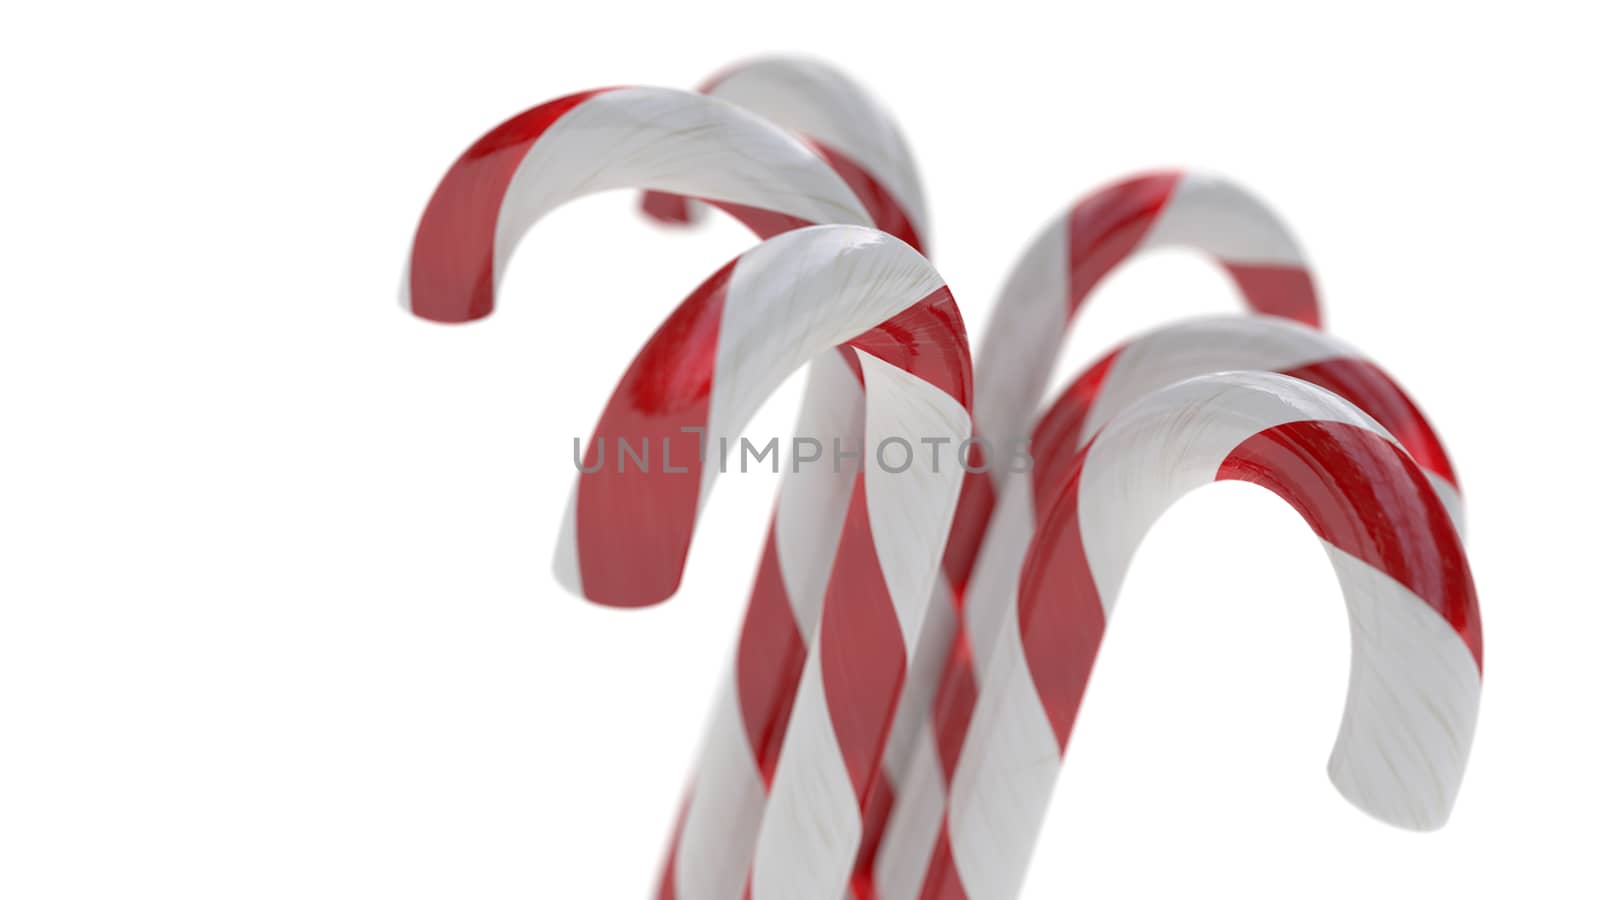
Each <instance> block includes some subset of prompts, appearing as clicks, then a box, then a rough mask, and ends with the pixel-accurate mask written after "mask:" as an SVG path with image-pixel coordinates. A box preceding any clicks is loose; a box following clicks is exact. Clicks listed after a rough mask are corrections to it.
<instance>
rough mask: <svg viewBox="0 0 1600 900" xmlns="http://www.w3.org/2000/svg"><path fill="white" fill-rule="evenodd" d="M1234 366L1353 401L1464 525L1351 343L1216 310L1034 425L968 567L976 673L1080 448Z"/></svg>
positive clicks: (1162, 331)
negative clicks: (1146, 400) (1157, 394)
mask: <svg viewBox="0 0 1600 900" xmlns="http://www.w3.org/2000/svg"><path fill="white" fill-rule="evenodd" d="M1236 369H1254V370H1261V371H1271V372H1278V373H1280V374H1284V375H1289V376H1291V377H1294V378H1298V379H1300V380H1302V381H1307V382H1310V383H1312V384H1315V385H1318V386H1320V387H1323V388H1326V389H1327V390H1329V391H1332V392H1333V393H1335V394H1338V395H1339V396H1340V397H1342V398H1344V399H1346V400H1348V401H1350V402H1351V403H1354V404H1355V405H1356V406H1357V407H1358V408H1359V409H1361V410H1362V411H1363V412H1365V413H1367V414H1368V415H1370V416H1372V417H1373V419H1374V420H1375V421H1376V422H1377V423H1378V424H1379V425H1382V426H1383V427H1384V428H1385V429H1387V430H1388V432H1389V433H1390V434H1392V435H1394V436H1395V437H1396V440H1397V441H1398V442H1399V443H1400V445H1401V446H1402V447H1404V448H1405V449H1406V451H1407V452H1409V453H1410V454H1411V456H1412V458H1413V459H1415V460H1416V461H1417V463H1418V465H1420V466H1421V467H1422V471H1423V474H1424V475H1425V476H1426V477H1427V479H1428V481H1429V483H1430V484H1432V485H1433V488H1434V491H1435V492H1436V493H1437V494H1438V495H1439V499H1440V500H1441V501H1443V503H1444V505H1445V509H1446V511H1448V512H1449V514H1450V518H1451V521H1452V522H1454V523H1455V524H1456V526H1457V531H1458V532H1459V531H1461V530H1462V528H1463V527H1464V524H1463V521H1464V520H1463V511H1462V503H1461V493H1460V488H1459V487H1458V486H1457V483H1456V477H1455V471H1454V469H1453V468H1452V467H1451V465H1450V458H1449V456H1448V455H1447V454H1446V453H1445V449H1444V445H1443V443H1441V442H1440V440H1439V438H1438V436H1437V435H1436V434H1435V433H1434V430H1433V427H1432V426H1431V425H1429V424H1428V421H1427V419H1426V418H1425V417H1424V416H1423V415H1422V411H1421V410H1420V409H1418V408H1417V405H1416V404H1415V403H1414V402H1412V400H1411V398H1410V397H1409V396H1407V394H1406V393H1405V391H1404V390H1402V389H1401V388H1400V386H1399V385H1398V384H1396V383H1395V381H1394V379H1393V378H1391V377H1389V375H1388V374H1387V373H1385V372H1384V371H1383V369H1381V368H1379V367H1378V366H1377V365H1376V364H1374V363H1373V362H1371V361H1370V360H1367V359H1366V358H1365V357H1364V356H1363V355H1362V354H1361V353H1360V352H1359V351H1357V350H1356V349H1355V348H1354V347H1351V346H1350V345H1348V344H1346V343H1345V342H1343V341H1340V340H1338V339H1336V338H1333V337H1331V336H1329V335H1327V334H1325V333H1323V332H1320V331H1317V330H1315V329H1312V328H1308V327H1306V326H1304V325H1300V324H1298V323H1296V322H1291V321H1288V320H1286V319H1275V318H1266V317H1248V316H1218V317H1215V318H1204V319H1194V320H1190V321H1187V322H1180V323H1178V324H1175V325H1170V326H1167V327H1164V328H1159V329H1157V330H1155V331H1152V332H1149V333H1147V334H1145V335H1144V336H1142V337H1140V338H1137V339H1135V340H1133V341H1130V342H1129V343H1127V344H1125V345H1123V346H1122V347H1120V348H1118V349H1116V350H1113V351H1111V352H1110V353H1108V354H1106V355H1105V356H1104V357H1101V359H1100V360H1099V361H1097V362H1095V363H1094V364H1093V365H1091V366H1089V367H1088V368H1087V369H1086V370H1085V371H1084V372H1083V374H1082V375H1080V376H1078V378H1077V379H1076V380H1075V381H1074V382H1073V383H1072V384H1071V385H1070V386H1069V387H1068V388H1067V389H1066V390H1065V391H1063V392H1062V393H1061V396H1060V397H1059V398H1058V399H1057V400H1056V402H1055V404H1054V405H1053V406H1051V407H1050V409H1049V410H1048V411H1046V412H1045V414H1044V415H1043V416H1041V417H1040V419H1039V422H1038V423H1037V424H1036V425H1035V426H1034V430H1033V442H1032V448H1033V461H1034V466H1033V470H1032V471H1031V472H1029V473H1028V475H1027V476H1025V477H1018V478H1017V479H1016V480H1015V481H1014V482H1012V483H1011V484H1009V485H1008V486H1007V487H1006V489H1005V492H1004V494H1003V495H1002V497H1001V498H1000V503H999V505H998V506H997V508H996V510H995V515H994V518H993V520H992V521H991V523H990V526H989V527H990V531H989V538H988V539H986V540H985V541H984V544H983V548H982V549H981V550H980V551H979V553H978V561H977V563H976V565H975V566H974V568H973V572H972V581H971V583H970V587H969V593H968V603H967V616H966V624H967V627H968V629H969V630H970V632H971V642H972V647H973V653H974V656H975V658H976V665H977V666H978V672H980V673H981V671H982V666H983V662H984V660H986V659H987V658H988V653H989V650H990V649H991V648H992V646H993V640H994V634H995V630H996V629H997V628H998V627H999V626H1000V618H1001V616H1002V615H1003V614H1004V609H1005V605H1004V603H1003V602H1001V601H1002V600H1004V599H1005V598H1009V597H1010V596H1011V595H1012V592H1013V591H1014V590H1015V589H1016V584H1017V576H1018V574H1019V573H1020V572H1021V570H1022V560H1023V554H1024V553H1025V552H1026V548H1027V546H1028V541H1029V539H1030V538H1031V537H1032V536H1033V534H1034V529H1035V525H1036V522H1037V517H1038V516H1040V515H1043V513H1044V512H1045V504H1047V503H1048V502H1049V500H1050V499H1051V497H1052V496H1053V494H1052V493H1051V492H1052V491H1055V490H1057V489H1058V488H1059V486H1060V484H1061V481H1062V479H1063V478H1064V477H1065V475H1064V473H1065V472H1066V471H1067V470H1068V469H1069V468H1070V467H1071V466H1072V465H1073V464H1074V461H1075V459H1076V457H1077V455H1078V451H1079V450H1080V449H1081V448H1082V447H1083V446H1084V445H1085V444H1087V443H1088V442H1089V440H1090V439H1091V438H1093V437H1094V435H1095V433H1096V432H1098V431H1099V430H1100V428H1101V427H1102V426H1104V425H1105V423H1106V422H1107V421H1109V420H1110V419H1111V418H1112V416H1114V415H1115V414H1116V413H1118V412H1120V411H1121V410H1123V409H1126V408H1128V407H1129V406H1131V405H1132V404H1133V403H1134V402H1135V401H1137V400H1138V399H1140V398H1141V397H1143V396H1145V395H1146V394H1149V393H1151V392H1152V391H1155V390H1159V389H1160V388H1162V387H1165V386H1166V385H1169V384H1173V383H1175V382H1178V381H1182V380H1184V379H1186V378H1194V377H1196V376H1199V375H1207V374H1210V373H1212V372H1221V371H1228V370H1236ZM937 717H938V716H937V715H936V718H937ZM956 719H957V720H958V721H963V722H964V721H965V717H964V716H959V715H958V716H957V717H956ZM949 739H950V736H948V735H946V736H942V737H941V741H943V742H948V741H949Z"/></svg>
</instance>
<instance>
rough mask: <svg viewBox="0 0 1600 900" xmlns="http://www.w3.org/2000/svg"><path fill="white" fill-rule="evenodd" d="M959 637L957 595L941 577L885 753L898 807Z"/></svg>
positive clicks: (923, 622) (923, 625)
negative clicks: (917, 747)
mask: <svg viewBox="0 0 1600 900" xmlns="http://www.w3.org/2000/svg"><path fill="white" fill-rule="evenodd" d="M955 635H956V607H955V595H954V592H953V591H952V590H951V589H950V582H949V580H948V579H946V578H945V577H944V575H943V573H940V575H939V578H938V580H937V582H936V586H935V589H934V595H933V599H932V600H931V601H930V602H929V603H928V612H927V615H925V616H923V619H922V636H921V637H920V638H919V639H918V640H917V641H916V643H915V645H914V646H915V647H916V653H914V654H912V656H911V661H910V663H909V664H908V665H907V667H906V686H905V690H904V692H902V693H901V695H900V705H899V706H898V707H897V708H896V709H895V716H894V725H893V726H892V727H891V728H890V729H889V741H888V744H887V746H886V747H885V748H884V751H883V774H884V776H885V777H887V778H888V779H889V786H890V787H891V788H893V789H894V793H895V802H896V803H899V802H900V796H901V794H902V785H903V783H904V781H905V776H906V770H907V768H908V767H909V766H910V765H911V757H912V755H913V753H914V752H915V747H916V745H917V742H918V740H919V739H920V735H921V733H922V732H923V731H924V730H925V726H926V724H927V718H928V710H929V709H930V708H931V707H932V706H933V701H934V698H935V696H937V694H938V691H939V678H940V676H941V675H943V674H944V663H945V659H946V657H947V656H949V654H950V647H951V645H952V644H953V643H954V641H955Z"/></svg>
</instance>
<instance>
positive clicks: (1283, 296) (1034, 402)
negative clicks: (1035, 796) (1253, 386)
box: [857, 172, 1320, 881]
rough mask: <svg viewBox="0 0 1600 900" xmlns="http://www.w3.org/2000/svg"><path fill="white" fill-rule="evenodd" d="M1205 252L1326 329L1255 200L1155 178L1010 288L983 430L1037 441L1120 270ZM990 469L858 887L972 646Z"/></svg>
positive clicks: (1076, 215) (1252, 303)
mask: <svg viewBox="0 0 1600 900" xmlns="http://www.w3.org/2000/svg"><path fill="white" fill-rule="evenodd" d="M1167 247H1178V248H1184V249H1189V250H1194V251H1198V252H1200V253H1201V254H1203V255H1205V256H1207V257H1210V258H1211V259H1213V260H1215V261H1216V262H1217V263H1218V264H1220V265H1221V266H1222V267H1223V268H1224V269H1225V270H1226V271H1227V272H1228V273H1229V274H1230V276H1231V277H1232V278H1233V280H1234V282H1235V284H1236V285H1237V286H1238V287H1239V289H1240V292H1241V293H1242V294H1243V295H1244V299H1245V301H1246V303H1247V304H1248V305H1249V307H1250V308H1251V309H1252V310H1254V311H1256V312H1259V313H1263V314H1271V315H1275V316H1278V317H1286V318H1289V319H1293V320H1297V321H1301V322H1305V323H1306V324H1308V325H1315V324H1316V323H1317V322H1318V321H1319V318H1320V316H1319V313H1318V306H1317V297H1316V291H1315V288H1314V287H1313V284H1312V280H1311V275H1310V272H1309V271H1308V270H1307V268H1306V264H1305V261H1304V256H1303V254H1301V252H1300V250H1299V248H1298V246H1297V245H1296V243H1295V241H1294V238H1293V237H1292V236H1291V235H1290V234H1289V231H1288V229H1287V227H1285V226H1284V224H1283V223H1282V221H1281V220H1280V219H1279V218H1278V216H1277V215H1276V214H1274V213H1273V212H1272V211H1271V210H1270V209H1268V208H1267V207H1266V206H1265V205H1264V204H1262V203H1261V202H1260V201H1258V200H1256V199H1255V198H1254V197H1252V196H1251V195H1250V194H1249V193H1247V192H1246V191H1245V190H1244V189H1242V188H1240V187H1238V186H1237V185H1234V184H1232V183H1231V182H1228V181H1225V180H1223V179H1221V178H1218V177H1216V176H1212V175H1205V174H1201V173H1195V172H1152V173H1147V174H1143V175H1135V176H1132V177H1129V178H1125V179H1123V180H1121V181H1118V182H1115V183H1113V184H1110V185H1107V186H1105V187H1102V188H1099V189H1097V190H1095V191H1093V192H1091V193H1090V194H1089V195H1088V196H1086V197H1083V198H1082V199H1080V200H1078V201H1077V202H1075V203H1073V204H1072V205H1071V206H1070V207H1069V208H1068V210H1067V212H1066V213H1065V214H1064V215H1062V216H1061V217H1059V218H1057V219H1056V220H1055V221H1053V222H1052V223H1051V224H1050V225H1049V226H1048V227H1046V228H1045V229H1044V231H1043V232H1042V233H1041V234H1040V235H1039V236H1038V237H1037V238H1036V239H1035V240H1034V242H1033V243H1032V245H1030V246H1029V248H1028V250H1027V252H1026V253H1025V254H1023V256H1022V258H1021V260H1020V261H1019V263H1018V264H1017V266H1016V267H1015V268H1014V269H1013V271H1012V273H1011V275H1010V276H1009V277H1008V279H1007V281H1006V284H1005V287H1004V289H1003V290H1002V291H1001V294H1000V298H999V302H998V304H997V306H996V308H995V311H994V313H993V315H992V316H991V318H990V322H989V327H988V329H987V331H986V332H985V334H984V338H983V342H982V345H981V346H982V350H981V351H980V352H979V354H978V362H977V369H978V380H977V394H976V397H975V398H974V412H975V417H976V421H975V428H976V429H977V431H978V433H979V434H980V435H983V436H985V437H986V438H988V439H992V441H1005V442H1010V441H1013V440H1015V439H1016V438H1017V437H1018V436H1020V435H1025V434H1027V433H1028V431H1029V427H1030V425H1031V423H1032V420H1033V416H1034V414H1035V412H1036V411H1037V410H1038V408H1039V404H1040V401H1041V400H1043V398H1044V392H1045V387H1046V385H1047V384H1048V382H1049V377H1050V371H1051V369H1052V367H1053V366H1054V363H1055V360H1056V358H1057V356H1058V355H1059V354H1060V351H1061V349H1062V347H1063V345H1064V344H1065V341H1066V339H1067V337H1068V335H1069V332H1070V330H1071V326H1072V323H1073V321H1074V320H1075V319H1076V317H1077V315H1078V314H1079V313H1080V312H1081V311H1082V310H1083V308H1084V305H1085V303H1086V302H1087V300H1088V298H1089V296H1090V295H1091V294H1092V292H1093V290H1094V288H1095V287H1096V286H1097V285H1098V284H1099V283H1100V281H1101V280H1102V279H1104V278H1105V276H1106V275H1107V274H1109V273H1110V272H1111V271H1112V270H1114V269H1115V268H1117V267H1118V266H1120V265H1122V264H1124V263H1126V262H1129V261H1131V260H1132V259H1134V258H1135V257H1136V256H1138V255H1139V254H1140V253H1142V252H1144V251H1146V250H1152V249H1158V248H1167ZM993 462H995V463H996V464H994V465H989V466H988V467H987V475H983V474H971V475H968V476H967V479H966V482H965V483H964V484H963V486H962V494H961V502H960V504H959V506H958V507H957V510H956V519H955V524H954V526H953V528H952V531H951V535H950V543H949V546H948V549H947V550H946V552H945V560H944V572H945V576H946V581H945V582H943V583H941V586H940V594H939V596H937V597H935V598H934V601H933V606H932V609H931V611H930V612H929V616H928V626H927V635H926V647H927V653H926V655H924V656H922V657H919V658H918V659H916V660H914V661H913V673H912V677H911V682H910V684H909V685H908V687H907V691H906V698H907V702H906V703H905V704H904V705H903V706H902V710H901V713H900V719H899V721H898V722H896V724H895V728H894V731H893V734H892V736H891V738H890V744H889V750H888V752H887V753H886V755H885V763H884V765H885V772H884V777H883V778H881V779H879V780H878V785H879V793H880V796H879V797H878V798H877V799H876V801H875V803H874V807H875V812H874V814H873V816H872V817H871V818H870V820H869V823H868V826H867V836H866V838H865V840H864V842H863V849H864V853H863V857H862V859H861V860H860V864H859V871H858V873H857V878H858V880H861V881H867V880H870V878H871V874H870V866H871V864H872V857H873V855H874V854H875V853H876V852H877V851H876V847H877V842H878V840H879V838H880V837H881V835H882V831H883V828H884V827H885V823H886V821H887V817H888V815H889V812H890V810H891V809H893V808H894V807H895V806H896V805H897V804H898V803H899V802H900V800H899V799H898V798H899V796H900V795H902V794H904V793H906V789H905V788H903V787H902V782H904V781H906V779H908V778H910V777H912V776H911V775H910V774H908V772H907V769H908V768H909V767H910V765H911V756H912V754H913V753H916V752H920V751H918V749H917V748H916V747H915V742H916V739H917V732H918V730H919V729H920V728H921V725H922V723H923V721H924V720H925V719H926V718H927V715H928V712H927V707H928V704H930V703H932V702H933V698H934V695H935V691H936V690H937V689H938V686H939V683H940V677H941V672H942V671H943V661H944V659H945V657H946V656H947V654H948V653H949V652H950V648H952V647H955V648H957V649H958V650H959V648H961V647H962V646H963V645H964V643H965V641H966V639H965V637H964V636H963V634H962V632H963V630H964V628H965V626H964V625H963V623H962V622H961V621H960V617H959V616H958V613H957V610H956V605H955V601H954V598H955V597H956V596H958V595H959V594H960V593H961V592H962V591H963V590H964V589H965V587H966V583H967V580H968V578H969V577H970V576H971V572H972V565H973V561H974V560H975V558H976V555H977V553H978V549H979V547H980V546H982V544H983V543H984V541H985V534H986V533H987V530H988V528H989V523H990V517H991V516H992V515H993V513H994V508H995V502H996V500H997V498H998V497H999V496H1000V495H1001V492H1002V491H1003V490H1004V488H1005V484H1006V481H1007V479H1008V478H1010V477H1012V470H1011V467H1009V466H1007V465H1003V464H999V463H1000V462H1001V461H999V460H995V461H993Z"/></svg>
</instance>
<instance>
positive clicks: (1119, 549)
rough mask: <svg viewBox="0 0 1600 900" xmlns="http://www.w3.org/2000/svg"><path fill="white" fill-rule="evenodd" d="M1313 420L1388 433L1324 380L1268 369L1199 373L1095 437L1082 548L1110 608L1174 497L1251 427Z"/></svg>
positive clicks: (1085, 481) (1082, 506) (1082, 489)
mask: <svg viewBox="0 0 1600 900" xmlns="http://www.w3.org/2000/svg"><path fill="white" fill-rule="evenodd" d="M1307 419H1323V420H1330V421H1341V422H1347V423H1349V424H1351V425H1358V426H1361V427H1363V428H1368V429H1370V430H1372V431H1375V432H1377V433H1379V434H1382V435H1384V436H1386V437H1387V436H1388V432H1386V431H1384V430H1383V428H1382V427H1381V426H1379V425H1378V424H1377V423H1376V422H1374V421H1372V419H1371V418H1370V417H1369V416H1367V415H1366V414H1365V413H1363V412H1361V411H1360V410H1357V409H1356V408H1355V407H1354V406H1352V405H1351V404H1350V403H1349V402H1348V401H1346V400H1343V399H1340V398H1338V397H1335V396H1334V395H1333V394H1331V393H1329V392H1327V391H1325V390H1323V389H1322V388H1319V387H1316V386H1314V385H1311V384H1308V383H1306V382H1303V381H1299V380H1296V379H1293V378H1288V377H1286V376H1282V375H1274V374H1267V373H1263V372H1227V373H1219V374H1217V375H1213V376H1206V377H1202V378H1194V379H1190V380H1188V381H1184V382H1180V383H1178V384H1176V385H1173V386H1171V387H1168V388H1166V389H1164V390H1161V391H1158V392H1156V393H1154V394H1150V395H1148V396H1147V397H1146V398H1145V399H1144V400H1142V401H1141V402H1139V403H1137V404H1135V405H1134V406H1131V407H1129V408H1128V409H1127V410H1126V411H1124V412H1123V413H1121V414H1119V415H1118V416H1117V417H1116V418H1114V419H1113V420H1112V421H1111V423H1110V424H1109V425H1107V426H1106V428H1105V430H1104V431H1102V432H1101V434H1100V436H1099V437H1098V438H1096V439H1095V441H1094V443H1093V444H1092V445H1090V447H1089V450H1088V456H1087V458H1086V459H1085V460H1084V464H1083V474H1082V476H1081V478H1080V480H1079V483H1078V508H1079V510H1080V516H1081V519H1080V520H1081V521H1082V522H1083V523H1084V524H1083V548H1084V553H1085V555H1086V556H1087V557H1088V560H1089V570H1090V572H1091V573H1092V574H1093V576H1094V582H1095V587H1096V589H1097V590H1098V591H1099V593H1100V601H1101V602H1102V603H1103V604H1105V608H1106V614H1107V616H1108V617H1109V616H1110V613H1111V607H1112V605H1113V604H1115V603H1116V598H1117V592H1118V591H1119V590H1120V589H1121V587H1122V578H1123V576H1124V575H1125V574H1126V573H1127V567H1128V560H1129V559H1130V558H1131V557H1132V556H1133V552H1134V550H1136V549H1137V548H1138V546H1139V542H1140V541H1141V540H1142V539H1143V538H1144V535H1145V532H1146V531H1148V530H1149V529H1150V526H1151V525H1153V524H1154V523H1155V521H1156V519H1157V518H1158V517H1159V516H1160V515H1161V514H1162V513H1163V512H1165V511H1166V509H1167V507H1168V506H1170V505H1171V504H1172V502H1173V501H1174V500H1175V499H1176V498H1178V497H1180V496H1182V495H1183V494H1185V493H1187V492H1188V491H1190V490H1192V489H1194V488H1196V487H1199V486H1200V485H1202V484H1209V483H1210V482H1212V481H1213V480H1215V478H1216V474H1217V468H1218V467H1219V466H1221V465H1222V462H1223V460H1225V459H1227V457H1228V455H1229V454H1230V453H1232V452H1233V450H1234V448H1236V447H1238V446H1239V444H1240V443H1241V442H1243V441H1244V440H1245V439H1247V438H1249V437H1250V436H1252V435H1254V434H1256V433H1258V432H1260V431H1264V430H1266V429H1268V428H1272V427H1274V426H1277V425H1282V424H1284V423H1286V422H1298V421H1304V420H1307Z"/></svg>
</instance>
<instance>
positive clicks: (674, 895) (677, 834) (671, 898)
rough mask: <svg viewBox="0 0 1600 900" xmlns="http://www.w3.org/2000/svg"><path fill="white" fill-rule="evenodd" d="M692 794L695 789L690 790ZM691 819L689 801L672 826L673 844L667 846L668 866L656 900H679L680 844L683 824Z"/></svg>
mask: <svg viewBox="0 0 1600 900" xmlns="http://www.w3.org/2000/svg"><path fill="white" fill-rule="evenodd" d="M689 790H690V791H691V792H692V791H693V790H694V788H690V789H689ZM688 818H689V801H688V800H687V799H685V800H684V801H683V803H682V804H681V805H680V806H679V807H678V818H677V820H676V821H674V822H673V824H672V843H671V844H669V845H668V846H667V864H666V866H665V867H664V868H663V869H662V871H661V880H660V881H659V882H658V883H657V885H656V900H678V844H679V843H680V842H681V841H682V840H683V823H684V822H685V821H686V820H687V819H688Z"/></svg>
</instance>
